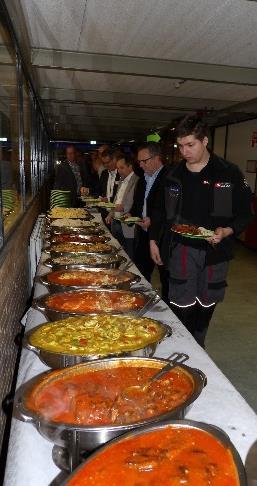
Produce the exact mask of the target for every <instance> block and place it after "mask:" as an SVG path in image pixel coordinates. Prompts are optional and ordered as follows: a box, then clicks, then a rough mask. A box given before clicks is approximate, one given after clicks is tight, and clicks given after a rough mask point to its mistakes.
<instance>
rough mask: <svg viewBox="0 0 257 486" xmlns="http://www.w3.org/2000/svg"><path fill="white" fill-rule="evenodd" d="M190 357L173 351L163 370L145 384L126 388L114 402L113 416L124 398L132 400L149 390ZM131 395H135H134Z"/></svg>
mask: <svg viewBox="0 0 257 486" xmlns="http://www.w3.org/2000/svg"><path fill="white" fill-rule="evenodd" d="M188 359H189V356H188V355H187V354H185V353H173V354H172V355H171V361H170V362H169V363H167V364H166V365H165V366H164V367H163V368H162V369H161V370H159V371H158V372H157V373H155V374H154V375H153V376H151V378H149V380H147V381H146V382H145V383H143V385H132V386H128V387H127V388H125V389H124V390H123V391H122V392H121V393H120V394H119V395H118V396H117V397H116V398H115V400H114V403H113V405H112V408H111V413H112V416H113V415H116V414H117V412H118V408H117V407H118V405H119V403H120V402H121V401H123V400H130V399H132V400H133V399H134V398H135V395H137V394H138V393H143V392H145V391H146V390H147V388H148V387H149V386H150V385H151V384H152V383H154V382H155V381H157V380H159V379H160V378H162V377H163V376H164V375H166V374H167V373H168V372H169V371H170V370H172V369H174V368H176V367H177V366H178V365H180V364H182V363H184V362H185V361H187V360H188ZM131 395H134V397H133V396H132V397H131Z"/></svg>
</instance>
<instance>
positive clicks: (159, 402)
mask: <svg viewBox="0 0 257 486" xmlns="http://www.w3.org/2000/svg"><path fill="white" fill-rule="evenodd" d="M156 371H157V370H156V368H150V367H142V366H141V367H139V366H137V367H133V366H120V367H118V368H109V369H102V370H98V371H88V372H86V373H85V372H84V373H80V374H78V373H76V374H73V375H70V374H69V375H68V376H63V374H62V376H61V377H60V378H58V372H57V374H56V375H54V376H56V379H54V380H53V381H52V382H49V381H48V380H49V379H47V380H46V381H47V382H46V384H45V385H44V386H42V383H41V382H39V383H38V384H37V385H36V386H35V387H34V389H33V391H32V393H31V395H30V397H29V399H28V402H27V406H28V408H30V409H32V410H34V411H36V412H37V413H39V414H40V415H43V416H44V417H46V418H47V419H48V420H50V421H54V422H64V423H69V424H74V425H75V424H78V425H85V426H86V425H112V424H117V425H122V424H129V423H134V422H138V421H141V420H147V419H151V418H152V417H156V416H159V415H161V414H163V413H167V412H169V411H171V410H173V409H175V408H176V407H178V406H179V405H181V404H182V403H184V402H185V401H186V400H187V399H188V398H189V396H190V395H191V394H192V393H193V389H194V383H193V381H192V379H191V377H190V376H189V375H188V374H187V373H186V371H183V369H182V368H176V369H174V370H171V371H170V372H169V373H167V374H166V375H165V376H163V378H161V379H160V380H157V381H156V382H153V383H151V385H150V386H149V387H147V389H143V390H142V389H141V391H139V390H130V393H129V395H122V393H123V392H124V391H125V393H126V390H127V387H129V386H133V385H140V384H144V383H145V382H146V381H147V380H148V379H149V378H150V377H151V376H153V375H154V374H155V373H156ZM55 373H56V372H55ZM61 373H62V372H61Z"/></svg>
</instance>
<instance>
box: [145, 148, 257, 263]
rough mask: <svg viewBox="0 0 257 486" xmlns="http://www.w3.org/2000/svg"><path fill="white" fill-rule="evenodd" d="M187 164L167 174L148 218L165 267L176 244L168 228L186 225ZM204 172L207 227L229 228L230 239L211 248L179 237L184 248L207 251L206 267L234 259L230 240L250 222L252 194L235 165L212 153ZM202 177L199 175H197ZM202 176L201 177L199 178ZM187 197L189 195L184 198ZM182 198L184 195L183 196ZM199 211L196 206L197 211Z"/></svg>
mask: <svg viewBox="0 0 257 486" xmlns="http://www.w3.org/2000/svg"><path fill="white" fill-rule="evenodd" d="M185 170H186V161H185V160H183V161H182V162H181V163H180V164H178V165H177V166H176V167H175V168H174V166H172V167H171V168H170V169H169V170H168V171H166V173H165V176H164V177H163V179H162V185H161V187H160V190H159V197H158V198H156V199H155V207H154V210H153V213H152V217H151V227H150V230H149V236H150V239H151V240H155V241H156V243H157V244H158V246H159V248H160V251H161V257H162V260H163V262H164V264H167V262H168V259H169V255H170V251H171V248H172V246H173V245H174V244H175V242H176V237H175V238H174V233H172V231H171V226H172V224H174V223H188V222H189V221H186V220H185V218H184V215H183V196H184V194H183V174H184V173H185ZM201 172H202V173H203V176H202V177H203V180H202V181H201V182H202V184H204V189H203V191H202V194H203V200H202V201H201V204H203V205H205V208H206V211H205V212H206V214H207V224H206V221H205V224H206V227H208V229H211V230H215V229H216V228H218V227H231V228H232V229H233V231H234V234H233V236H232V237H228V238H224V239H223V240H222V241H221V242H220V243H219V244H217V245H215V247H212V246H211V245H210V244H209V243H208V242H205V241H204V242H203V241H201V242H199V243H195V240H190V239H188V238H183V237H182V238H181V242H182V243H183V244H184V245H187V246H190V245H191V246H194V247H195V245H197V244H199V245H200V248H202V249H205V250H206V264H207V265H211V264H215V263H220V262H223V261H227V260H230V259H231V258H233V240H234V238H235V236H237V235H239V234H240V233H241V232H242V231H244V230H245V228H246V227H247V225H248V224H249V223H250V222H251V221H252V219H253V217H254V216H253V211H252V208H251V201H252V194H251V190H250V188H249V186H248V184H247V182H246V181H245V179H244V177H243V175H242V173H241V171H240V170H239V168H238V166H236V165H235V164H232V163H231V162H228V161H226V160H224V159H222V158H220V157H218V156H217V155H215V154H211V156H210V159H209V162H208V164H207V166H206V169H205V170H204V171H201ZM200 174H201V173H200ZM200 177H201V176H200ZM187 196H188V195H187ZM184 197H185V196H184ZM200 211H201V208H200V207H199V212H200Z"/></svg>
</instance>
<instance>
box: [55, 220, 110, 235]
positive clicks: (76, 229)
mask: <svg viewBox="0 0 257 486" xmlns="http://www.w3.org/2000/svg"><path fill="white" fill-rule="evenodd" d="M88 223H89V224H88V225H86V226H54V225H50V224H49V225H46V229H47V230H48V231H51V232H53V233H57V234H62V233H67V234H71V233H80V234H89V233H87V230H89V229H92V228H93V229H96V228H99V229H100V228H101V229H103V225H101V224H100V223H97V222H95V221H88Z"/></svg>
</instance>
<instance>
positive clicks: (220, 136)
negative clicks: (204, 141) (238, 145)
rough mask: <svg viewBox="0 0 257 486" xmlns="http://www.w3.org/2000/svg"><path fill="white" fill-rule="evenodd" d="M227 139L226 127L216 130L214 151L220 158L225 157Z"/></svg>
mask: <svg viewBox="0 0 257 486" xmlns="http://www.w3.org/2000/svg"><path fill="white" fill-rule="evenodd" d="M225 138H226V127H218V128H216V130H215V135H214V147H213V151H214V153H215V154H217V155H219V156H220V157H224V153H225Z"/></svg>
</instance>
